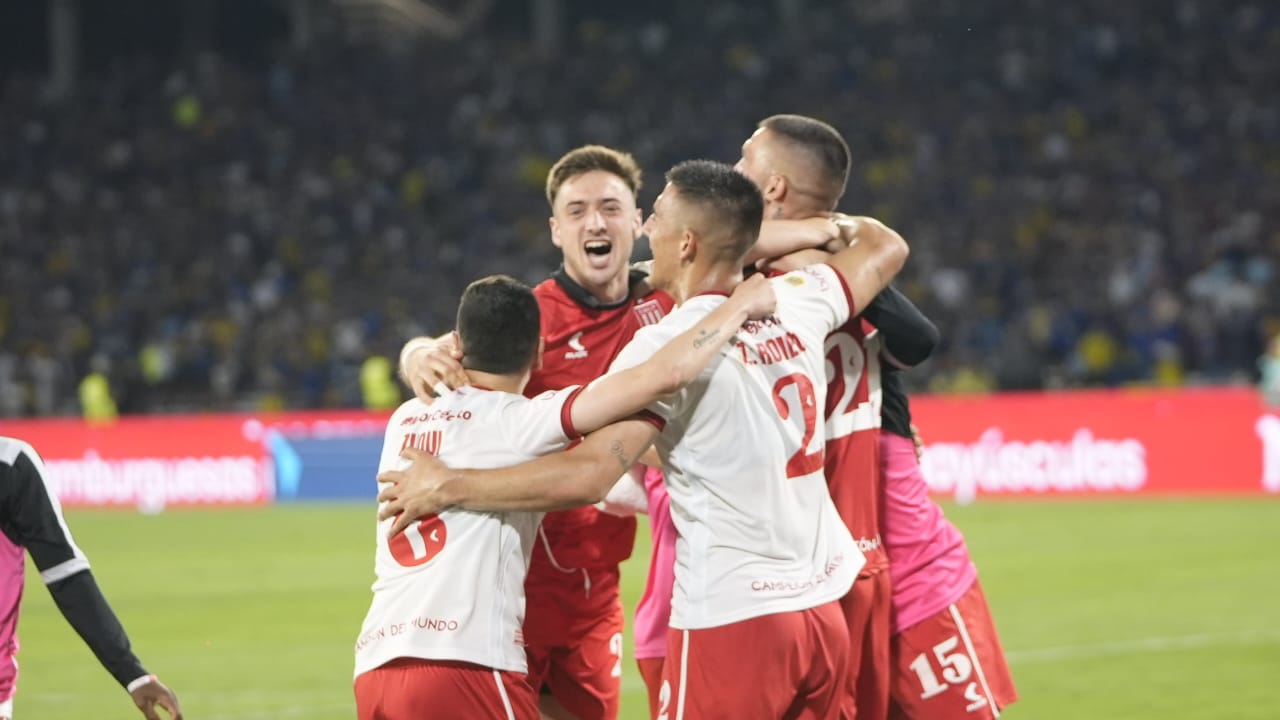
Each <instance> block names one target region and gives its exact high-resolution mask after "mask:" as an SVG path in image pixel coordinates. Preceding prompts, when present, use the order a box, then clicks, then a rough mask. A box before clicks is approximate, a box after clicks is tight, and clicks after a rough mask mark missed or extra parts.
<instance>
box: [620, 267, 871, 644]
mask: <svg viewBox="0 0 1280 720" xmlns="http://www.w3.org/2000/svg"><path fill="white" fill-rule="evenodd" d="M773 282H774V287H775V290H776V292H777V295H778V306H777V311H776V313H775V315H774V317H770V318H767V319H765V320H761V321H755V322H750V323H747V324H746V325H744V327H743V329H742V330H741V331H739V332H738V333H737V335H736V337H735V338H734V339H733V341H732V342H730V343H728V344H727V345H726V346H725V347H724V348H723V349H722V350H721V354H720V357H719V358H718V359H716V360H714V361H713V362H712V363H711V365H710V366H709V367H708V369H707V370H706V371H704V373H703V374H702V375H701V376H700V377H699V378H698V380H697V381H695V382H694V383H693V384H692V385H690V386H689V387H688V388H686V389H685V390H683V391H681V392H680V393H677V394H676V395H674V396H672V397H671V398H668V399H665V400H663V401H662V402H660V403H658V404H656V405H655V406H653V407H651V410H653V412H654V413H655V414H657V415H658V416H660V417H662V418H663V419H665V421H666V424H665V427H664V428H663V431H662V433H661V434H660V435H659V437H658V440H657V442H656V446H657V448H658V452H659V454H660V455H661V457H662V459H663V464H664V468H665V469H666V471H667V472H666V482H667V488H668V493H669V495H670V499H671V515H672V519H673V521H674V523H675V525H676V528H677V530H678V531H679V536H678V538H677V540H676V586H675V591H674V593H673V600H672V613H671V626H672V627H675V628H680V629H697V628H707V627H717V626H720V625H726V624H729V623H733V622H738V621H741V620H746V619H749V618H752V617H759V616H761V615H767V614H771V613H777V612H789V611H797V610H805V609H808V608H812V607H816V606H818V605H821V604H823V603H826V602H830V601H832V600H835V599H837V598H839V597H841V596H843V595H844V594H845V593H846V592H848V590H849V587H850V586H851V585H852V583H853V580H854V578H855V577H856V576H857V573H858V571H859V569H860V568H861V566H862V564H863V557H862V554H861V553H860V552H859V551H858V548H857V546H856V545H855V543H854V542H853V538H852V537H851V536H850V535H849V531H848V529H847V528H846V527H845V526H844V523H843V522H841V520H840V517H839V515H838V514H837V513H836V509H835V506H834V505H833V504H832V502H831V497H830V495H829V493H828V491H827V484H826V479H825V476H824V474H823V464H822V458H823V451H822V448H823V433H822V408H823V405H824V402H825V392H826V382H825V380H826V371H825V368H824V363H825V358H824V353H823V341H824V339H825V338H826V335H827V333H828V332H829V331H830V330H831V328H833V327H835V326H837V325H839V324H840V323H842V322H844V321H845V319H847V317H848V312H849V310H848V308H849V301H848V299H847V293H846V291H845V289H844V285H843V282H842V281H841V280H840V278H839V276H838V275H836V274H835V271H834V270H832V269H831V268H829V267H826V266H819V267H817V268H812V269H807V270H806V271H801V272H797V273H789V274H787V275H784V276H781V277H779V278H776V279H774V280H773ZM723 301H724V298H723V296H714V295H704V296H697V297H694V298H691V299H689V300H687V301H686V302H685V303H684V304H683V305H681V306H680V307H679V308H677V309H676V310H675V311H674V312H672V313H671V314H670V315H669V316H668V317H667V318H666V319H664V320H663V321H662V322H661V323H659V324H658V325H655V326H652V327H649V328H645V329H644V330H641V331H640V332H639V333H637V336H636V341H635V342H633V343H632V345H630V346H628V348H627V349H626V350H624V351H623V353H622V355H621V356H620V357H619V360H618V362H617V363H616V364H615V366H614V367H615V369H618V368H621V367H630V366H633V365H635V364H637V363H638V362H641V361H643V360H644V359H645V358H646V357H648V356H649V355H651V354H652V353H653V352H654V351H655V350H656V349H657V348H659V347H661V346H662V344H664V343H665V342H668V341H669V340H670V339H672V338H674V337H675V336H676V335H678V334H679V333H681V332H683V331H685V330H687V329H688V328H690V327H693V326H694V325H696V324H697V323H698V322H699V321H700V320H701V319H702V318H704V317H705V316H706V315H707V314H709V313H710V312H711V311H712V310H713V309H714V308H715V307H717V306H718V305H719V304H720V303H721V302H723Z"/></svg>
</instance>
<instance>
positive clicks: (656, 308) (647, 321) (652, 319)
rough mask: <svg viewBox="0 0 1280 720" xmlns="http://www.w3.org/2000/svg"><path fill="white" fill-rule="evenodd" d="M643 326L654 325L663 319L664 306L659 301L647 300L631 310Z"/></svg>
mask: <svg viewBox="0 0 1280 720" xmlns="http://www.w3.org/2000/svg"><path fill="white" fill-rule="evenodd" d="M631 311H632V312H634V313H635V314H636V320H639V321H640V324H641V325H654V324H657V322H658V321H659V320H661V319H662V304H661V303H659V302H658V301H657V300H645V301H644V302H642V303H637V304H636V306H635V307H634V308H632V309H631Z"/></svg>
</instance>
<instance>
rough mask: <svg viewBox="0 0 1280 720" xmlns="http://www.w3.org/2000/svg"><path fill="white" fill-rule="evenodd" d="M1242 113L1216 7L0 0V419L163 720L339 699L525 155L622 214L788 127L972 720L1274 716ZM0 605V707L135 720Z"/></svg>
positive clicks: (912, 0) (1251, 210)
mask: <svg viewBox="0 0 1280 720" xmlns="http://www.w3.org/2000/svg"><path fill="white" fill-rule="evenodd" d="M1277 88H1280V9H1278V8H1277V7H1276V6H1275V4H1274V3H1268V2H1262V1H1254V2H1251V1H1248V0H1240V1H1233V0H1216V1H1215V0H1174V1H1171V2H1168V3H1155V4H1153V3H1126V2H1114V1H1104V0H1075V1H1073V2H1050V1H1047V0H988V1H985V2H961V1H959V0H934V1H930V2H925V1H923V0H865V1H849V2H818V1H817V0H770V1H765V0H761V1H760V2H751V3H748V2H728V1H712V2H675V1H670V2H668V1H666V0H654V1H651V2H642V3H632V4H621V3H600V2H587V1H586V0H431V1H427V0H274V1H273V0H112V2H92V1H90V0H6V1H5V2H3V3H0V434H11V435H17V436H19V437H22V438H24V439H27V440H30V441H31V442H32V443H33V444H34V445H35V446H36V447H37V449H38V450H40V451H41V452H42V453H43V454H44V455H45V457H46V459H48V460H49V461H50V467H51V470H52V471H53V475H54V480H55V483H56V484H58V486H59V492H60V494H61V495H62V497H63V499H64V503H65V504H66V506H67V517H68V521H69V524H70V526H71V528H72V531H73V532H74V533H75V535H76V538H77V540H78V542H79V543H80V545H81V546H82V547H83V548H84V549H85V551H86V553H87V554H88V555H89V558H90V560H91V561H92V562H93V566H94V568H95V572H96V574H97V576H98V579H99V582H100V583H101V584H102V586H103V587H104V590H105V592H106V595H107V597H108V599H109V600H110V601H111V602H112V604H113V605H114V606H115V608H116V609H117V611H118V612H119V613H120V615H121V617H122V619H123V621H124V624H125V626H126V628H127V629H128V631H129V632H130V634H131V636H132V639H133V641H134V644H135V648H136V649H137V651H138V653H139V655H140V656H141V657H142V659H143V660H144V662H145V663H146V664H147V665H148V667H149V668H151V669H153V670H155V671H156V672H158V673H160V674H161V675H162V677H163V678H164V679H165V681H166V682H168V683H169V684H170V685H171V686H172V687H173V688H174V689H175V690H176V691H177V692H178V694H179V697H180V698H181V700H182V702H183V704H184V707H185V709H186V711H187V714H188V715H189V716H190V717H193V718H205V719H206V720H208V719H223V718H225V719H231V718H244V719H249V718H264V719H265V718H307V719H311V718H316V719H321V720H323V719H326V718H349V717H352V715H353V712H354V706H353V702H352V693H351V677H350V674H351V665H352V645H353V642H354V639H355V633H356V629H357V628H358V626H359V623H360V620H361V618H362V617H363V614H364V612H365V610H366V608H367V603H368V600H369V584H370V582H371V580H372V549H373V541H372V533H373V518H372V514H373V507H372V506H373V501H372V491H373V480H372V473H371V468H372V467H373V466H375V465H376V456H377V448H378V446H379V438H380V435H381V423H382V422H383V421H384V420H385V418H386V416H387V415H388V413H389V408H391V407H394V405H395V404H397V403H398V402H399V401H400V400H401V399H403V398H404V393H403V390H402V389H401V388H399V387H398V386H397V385H396V383H395V381H394V380H393V378H392V375H391V365H392V363H393V362H394V358H395V355H396V352H397V350H398V349H399V347H400V344H401V343H402V342H403V340H404V339H405V338H407V337H410V336H412V335H417V334H421V333H438V332H441V331H443V330H445V329H448V326H449V323H450V321H451V317H452V315H453V313H454V309H455V303H456V299H457V297H458V295H459V294H460V292H461V290H462V288H463V287H464V286H465V285H466V283H468V282H469V281H471V280H473V279H475V278H477V277H479V276H482V275H486V274H490V273H495V272H505V273H509V274H512V275H515V276H517V277H519V278H522V279H524V280H526V281H529V282H536V281H538V280H541V279H543V278H545V277H546V275H547V274H548V273H549V272H550V271H551V270H553V269H554V268H555V267H556V265H557V264H558V252H557V250H556V249H555V248H554V247H553V246H552V245H551V243H550V242H549V239H548V237H547V230H546V227H547V226H546V218H547V216H548V214H549V212H548V210H547V207H546V201H545V197H544V195H543V191H542V186H543V182H544V179H545V174H546V171H547V170H548V168H549V167H550V164H551V163H552V162H554V160H555V159H556V158H557V157H559V156H560V155H561V154H562V153H563V152H565V151H566V150H568V149H570V148H572V147H575V146H577V145H581V144H585V143H589V142H596V143H604V144H608V145H612V146H616V147H619V148H621V149H625V150H628V151H630V152H632V153H634V154H635V155H636V157H637V159H638V160H639V161H640V163H641V164H642V166H643V167H644V168H645V169H646V186H645V188H644V189H643V190H642V191H641V197H640V201H641V205H642V206H643V207H645V208H647V207H649V205H650V204H651V202H652V200H653V198H654V195H655V194H656V192H657V190H658V189H659V187H660V185H661V181H660V178H661V175H662V173H663V172H664V171H665V170H666V169H667V168H668V167H669V166H671V165H672V164H674V163H675V162H677V161H680V160H683V159H687V158H691V157H709V158H713V159H719V160H724V161H729V162H732V161H734V160H736V159H737V157H738V152H739V147H740V144H741V142H742V141H743V140H744V139H745V138H746V137H747V136H748V135H749V134H750V133H751V131H752V130H753V129H754V127H755V123H756V122H757V121H758V120H760V119H761V118H763V117H766V116H768V115H771V114H774V113H780V112H797V113H803V114H809V115H814V116H817V117H820V118H822V119H824V120H826V121H828V122H830V123H832V124H833V125H835V127H837V128H838V129H839V130H840V131H841V132H842V133H843V134H844V135H845V136H846V138H847V139H848V140H849V143H850V145H851V147H852V149H853V153H854V168H853V173H852V176H851V179H850V184H849V190H848V193H847V194H846V196H845V199H844V201H843V203H842V205H841V208H842V209H843V210H847V211H850V212H857V213H862V214H870V215H874V216H877V217H879V218H882V219H883V220H885V221H886V222H887V223H889V224H890V225H892V226H894V227H895V228H897V229H899V230H900V231H901V232H902V234H903V235H904V236H905V237H906V238H907V240H908V241H909V242H910V243H911V246H912V255H911V259H910V260H909V263H908V266H907V268H906V269H905V270H904V272H903V273H902V275H901V276H900V278H899V280H898V283H897V284H898V286H899V287H900V288H901V289H903V290H904V292H906V293H907V294H908V295H909V296H910V297H911V298H912V299H913V300H914V301H915V302H916V303H917V304H918V305H919V306H920V307H921V308H922V309H923V310H924V311H925V312H926V313H927V314H928V315H929V316H930V317H931V318H932V319H934V321H935V322H936V323H937V324H938V326H939V327H940V329H941V331H942V336H943V344H942V346H941V347H940V348H939V349H938V352H937V353H936V355H935V357H934V358H933V359H931V360H930V361H929V362H927V363H926V364H925V365H924V366H922V367H921V368H919V369H917V370H915V371H912V372H911V373H909V374H908V376H907V377H908V378H909V382H910V384H911V387H912V389H913V391H914V392H915V393H916V394H915V395H914V396H913V397H914V398H915V400H914V402H913V407H914V408H915V410H916V416H917V420H918V423H919V424H920V425H921V427H922V430H923V432H924V435H925V438H926V440H927V441H928V442H929V449H928V451H927V452H926V459H925V466H926V470H927V472H928V473H929V480H930V482H931V484H932V486H933V488H934V490H935V491H937V493H938V495H939V497H942V498H945V499H946V501H947V504H946V509H947V512H948V515H949V516H950V517H951V518H952V520H953V521H954V522H955V523H956V524H957V525H958V526H959V527H960V529H961V530H962V531H964V533H965V535H966V537H967V539H968V540H969V544H970V548H971V551H972V554H973V557H974V559H975V561H976V563H977V564H978V567H979V570H980V573H981V578H982V582H983V586H984V589H985V591H986V594H987V597H988V598H989V600H990V602H991V604H992V609H993V612H994V615H995V620H996V623H997V626H998V629H999V631H1000V634H1001V638H1002V640H1003V642H1004V645H1005V650H1006V652H1007V654H1008V656H1009V660H1010V665H1011V669H1012V671H1013V674H1014V679H1015V681H1016V683H1017V686H1018V691H1019V696H1020V700H1019V701H1018V703H1017V704H1016V705H1014V706H1013V707H1012V708H1010V710H1009V715H1008V716H1009V717H1013V718H1029V719H1030V718H1162V719H1163V718H1206V719H1207V718H1233V719H1235V718H1241V719H1248V718H1258V719H1262V718H1274V717H1277V716H1280V690H1277V689H1276V687H1277V686H1276V684H1275V682H1274V678H1273V676H1274V674H1275V669H1276V668H1277V667H1280V602H1277V601H1276V600H1275V598H1276V597H1277V596H1278V594H1280V562H1278V561H1277V560H1276V559H1275V553H1274V552H1273V549H1274V548H1276V547H1278V546H1280V504H1277V502H1276V500H1275V493H1277V492H1280V346H1275V349H1273V350H1271V351H1270V352H1269V350H1268V348H1269V347H1270V343H1271V342H1272V339H1273V338H1276V337H1277V336H1280V285H1278V284H1277V278H1276V274H1277V272H1278V271H1280V93H1277V91H1276V89H1277ZM638 252H639V253H641V254H643V253H644V252H646V250H645V249H644V245H643V243H641V244H640V249H639V251H638ZM86 418H92V419H93V420H94V422H88V421H86ZM113 418H115V419H113ZM155 468H162V472H161V474H160V475H159V476H156V475H154V474H152V475H146V477H147V478H154V477H161V478H162V480H160V481H154V480H146V479H140V478H143V475H144V474H145V473H154V472H155ZM196 476H200V477H204V478H212V479H211V480H207V481H206V482H205V484H199V483H197V484H194V485H193V484H192V483H190V482H188V480H187V479H189V478H191V477H196ZM174 478H183V479H182V480H181V481H178V480H175V479H174ZM957 500H958V501H959V502H958V503H957V502H955V501H957ZM211 503H212V504H215V505H218V506H219V507H208V505H209V504H211ZM644 524H645V523H644V521H643V520H642V521H641V526H642V532H641V541H640V542H639V543H638V544H637V547H636V550H635V553H634V557H633V559H632V560H631V562H630V565H628V566H627V567H626V568H625V569H624V574H623V577H624V583H625V585H624V590H625V592H626V597H627V603H628V607H629V608H634V604H635V601H636V599H637V598H638V597H639V594H640V590H641V584H642V583H643V578H644V574H645V568H644V565H645V563H646V562H647V556H648V555H647V546H646V544H645V543H646V542H647V541H646V540H645V538H646V537H647V535H646V534H645V532H644ZM27 582H28V587H27V593H26V598H25V600H24V611H23V614H22V625H21V627H20V638H21V640H22V650H21V652H20V654H19V661H20V662H21V665H22V670H21V678H20V690H19V693H18V696H17V701H16V710H17V713H18V717H19V718H22V719H23V720H29V719H31V718H39V719H41V720H47V719H50V718H53V719H58V720H61V719H63V718H69V719H78V718H90V717H92V718H103V719H107V720H113V719H115V718H132V717H135V716H136V711H134V710H133V708H132V707H131V706H130V704H129V701H128V698H127V696H125V695H124V693H123V692H122V691H121V690H120V689H119V688H118V687H116V686H115V684H114V683H113V682H112V680H111V679H110V678H109V676H108V675H107V674H106V673H105V672H104V671H103V670H102V669H101V668H100V667H99V666H98V664H97V663H96V661H95V660H94V659H93V657H92V655H91V654H90V653H89V651H88V649H87V648H86V647H84V645H83V643H81V642H80V641H79V640H78V639H77V638H76V637H75V636H74V635H73V633H72V631H71V630H70V628H69V627H68V626H67V625H66V623H65V622H64V621H63V620H62V619H61V617H60V616H58V614H57V611H56V609H55V608H54V607H53V606H52V603H51V601H50V600H49V598H48V595H47V593H45V591H44V590H43V588H42V587H41V583H40V582H39V578H38V576H37V575H35V574H34V573H33V572H29V573H28V579H27ZM628 648H629V638H628ZM761 661H762V662H767V661H768V658H767V657H763V656H762V658H761ZM624 669H625V671H626V673H627V674H626V675H625V677H624V690H625V692H626V695H625V697H624V717H626V718H638V717H643V716H644V710H643V708H644V705H645V703H644V700H643V690H642V684H641V682H640V680H639V677H638V675H636V674H635V672H634V664H633V663H632V662H630V661H629V660H628V661H627V662H624Z"/></svg>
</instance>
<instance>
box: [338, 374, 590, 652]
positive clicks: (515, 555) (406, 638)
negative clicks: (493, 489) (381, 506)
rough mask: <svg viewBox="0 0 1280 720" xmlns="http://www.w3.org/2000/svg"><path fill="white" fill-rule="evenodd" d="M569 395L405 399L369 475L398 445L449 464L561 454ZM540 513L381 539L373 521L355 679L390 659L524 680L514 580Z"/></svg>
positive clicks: (389, 463)
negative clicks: (466, 666) (519, 675)
mask: <svg viewBox="0 0 1280 720" xmlns="http://www.w3.org/2000/svg"><path fill="white" fill-rule="evenodd" d="M574 394H576V388H570V389H566V390H561V391H556V392H548V393H544V394H542V395H539V396H537V397H535V398H525V397H522V396H520V395H514V394H510V393H504V392H495V391H489V390H483V389H478V388H461V389H459V390H457V391H455V392H453V393H450V394H449V395H446V396H444V397H442V398H440V399H439V400H437V401H436V402H435V403H434V404H432V405H431V406H429V407H428V406H426V405H424V404H422V403H421V402H420V401H418V400H416V399H415V400H410V401H409V402H407V403H405V404H404V405H402V406H401V407H400V409H399V410H397V411H396V413H395V414H394V415H392V417H391V419H390V421H388V423H387V433H386V438H385V440H384V445H383V449H382V459H381V462H380V464H379V468H378V470H379V472H382V471H383V470H389V469H401V468H403V467H405V466H406V465H407V461H405V460H404V459H403V458H401V457H400V453H401V451H402V450H403V449H404V448H406V447H416V448H418V449H421V450H426V451H427V452H430V453H432V454H434V455H436V456H437V457H439V458H440V459H441V460H442V461H444V462H445V463H446V464H448V465H451V466H454V467H472V468H490V467H504V466H507V465H514V464H517V463H521V462H524V461H527V460H531V459H533V458H535V457H538V456H540V455H544V454H546V453H549V452H555V451H558V450H561V449H563V448H564V447H565V446H566V445H567V444H568V443H569V440H570V438H569V435H568V433H567V432H566V430H567V429H566V428H565V427H563V425H562V411H563V410H564V409H565V408H566V403H567V402H571V400H572V397H573V395H574ZM541 517H542V516H541V514H540V513H528V512H492V513H483V512H471V511H465V510H446V511H444V512H442V513H440V514H439V515H432V516H427V517H424V518H420V519H419V520H418V521H417V522H415V523H413V524H412V525H410V526H409V527H408V528H407V529H406V530H405V531H404V532H402V533H400V534H398V535H396V536H395V537H393V538H387V531H388V529H389V528H390V526H391V523H392V522H393V520H392V519H387V520H383V521H381V522H379V523H378V524H377V527H376V530H375V537H374V541H375V544H376V548H377V549H376V555H375V572H376V575H377V579H376V580H375V581H374V583H373V593H374V596H373V601H372V604H371V606H370V608H369V612H368V615H367V616H366V617H365V621H364V624H363V625H362V626H361V629H360V633H359V635H358V636H357V639H356V643H355V652H356V666H355V674H356V675H359V674H360V673H363V672H365V671H368V670H371V669H373V668H376V667H378V666H380V665H382V664H384V663H386V662H388V661H390V660H393V659H395V658H400V657H409V658H423V659H432V660H461V661H465V662H472V663H476V664H478V665H483V666H486V667H491V668H495V669H498V670H508V671H513V672H526V662H525V652H524V644H523V636H522V626H523V624H524V608H525V602H524V579H525V574H526V572H527V569H528V563H529V554H530V551H531V550H532V546H533V540H534V536H535V533H536V531H537V527H538V522H539V521H540V520H541Z"/></svg>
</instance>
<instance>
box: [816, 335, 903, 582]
mask: <svg viewBox="0 0 1280 720" xmlns="http://www.w3.org/2000/svg"><path fill="white" fill-rule="evenodd" d="M875 333H876V330H875V328H873V327H870V326H868V325H866V324H865V323H864V322H863V320H862V318H860V317H856V318H853V319H852V320H850V321H848V322H846V323H845V324H844V325H842V326H841V327H840V328H837V329H836V330H835V331H833V332H832V333H831V334H830V335H828V336H827V339H826V345H825V347H826V360H827V362H826V378H827V383H828V384H827V402H826V407H825V414H824V417H825V419H826V422H825V425H824V430H825V433H826V447H825V455H826V457H825V461H824V462H825V465H826V474H827V485H828V488H829V489H830V491H831V499H832V501H833V502H834V503H835V505H836V510H837V511H838V512H839V513H840V517H841V519H842V520H844V523H845V525H846V526H848V528H849V532H851V533H852V534H853V539H854V541H855V542H856V543H857V544H858V549H859V550H861V551H862V553H863V555H865V556H866V559H867V564H866V566H864V567H863V572H864V573H869V572H877V571H880V570H883V569H884V568H885V567H887V566H888V564H889V563H888V558H887V557H886V555H885V551H884V548H883V547H882V545H883V542H882V540H881V524H882V519H883V517H882V516H883V504H882V497H881V475H880V379H879V375H880V363H879V358H878V357H877V356H876V353H877V352H878V347H879V343H878V342H877V341H876V340H875Z"/></svg>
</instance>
